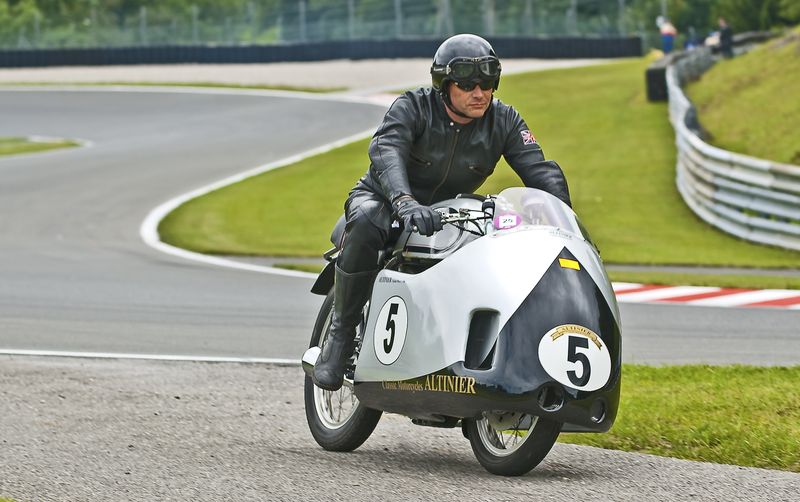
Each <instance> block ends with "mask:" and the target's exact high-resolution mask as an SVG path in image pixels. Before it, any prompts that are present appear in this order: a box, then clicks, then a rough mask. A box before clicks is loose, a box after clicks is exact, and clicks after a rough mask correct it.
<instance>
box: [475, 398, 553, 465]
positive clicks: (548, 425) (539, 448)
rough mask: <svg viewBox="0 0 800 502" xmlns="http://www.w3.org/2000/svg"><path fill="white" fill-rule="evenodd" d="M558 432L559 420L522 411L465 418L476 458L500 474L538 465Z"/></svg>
mask: <svg viewBox="0 0 800 502" xmlns="http://www.w3.org/2000/svg"><path fill="white" fill-rule="evenodd" d="M559 432H561V424H560V423H558V422H554V421H552V420H547V419H544V418H541V417H537V416H534V415H526V414H524V413H511V412H485V413H484V414H483V416H482V417H481V418H479V419H468V420H466V421H465V434H466V436H467V438H469V442H470V444H471V445H472V451H473V453H475V457H476V458H477V459H478V462H480V464H481V465H482V466H483V467H484V468H485V469H486V470H487V471H489V472H491V473H492V474H498V475H500V476H521V475H523V474H525V473H527V472H528V471H530V470H531V469H533V468H534V467H536V466H537V465H539V462H541V461H542V460H543V459H544V457H545V456H546V455H547V453H548V452H549V451H550V449H551V448H552V447H553V444H554V443H555V442H556V438H558V434H559Z"/></svg>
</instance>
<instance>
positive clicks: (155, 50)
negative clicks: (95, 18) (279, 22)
mask: <svg viewBox="0 0 800 502" xmlns="http://www.w3.org/2000/svg"><path fill="white" fill-rule="evenodd" d="M441 42H442V40H441V39H415V40H348V41H338V42H337V41H334V42H317V43H305V44H282V45H238V46H223V45H220V46H209V45H203V46H199V45H198V46H158V47H156V46H150V47H109V48H86V49H25V50H0V67H3V68H20V67H34V66H76V65H79V66H97V65H120V64H121V65H124V64H168V63H274V62H285V61H323V60H329V59H375V58H409V57H421V58H431V57H433V53H434V52H436V48H437V47H438V46H439V44H440V43H441ZM492 45H493V46H494V48H495V50H496V51H497V53H498V54H499V55H500V57H502V58H543V59H553V58H618V57H633V56H640V55H641V54H642V41H641V39H640V38H639V37H614V38H579V37H560V38H527V37H493V38H492Z"/></svg>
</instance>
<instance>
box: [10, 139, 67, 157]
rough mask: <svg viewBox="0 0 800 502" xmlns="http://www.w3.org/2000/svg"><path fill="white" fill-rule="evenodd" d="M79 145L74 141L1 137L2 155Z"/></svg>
mask: <svg viewBox="0 0 800 502" xmlns="http://www.w3.org/2000/svg"><path fill="white" fill-rule="evenodd" d="M73 146H78V143H76V142H74V141H68V140H64V141H49V140H46V141H31V140H29V139H26V138H13V137H12V138H0V156H3V155H16V154H20V153H33V152H44V151H47V150H55V149H58V148H69V147H73Z"/></svg>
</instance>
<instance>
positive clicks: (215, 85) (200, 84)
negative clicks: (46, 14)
mask: <svg viewBox="0 0 800 502" xmlns="http://www.w3.org/2000/svg"><path fill="white" fill-rule="evenodd" d="M73 85H77V86H87V87H89V86H91V87H95V86H145V87H212V88H222V89H256V90H263V91H293V92H314V93H328V92H339V91H346V90H347V87H299V86H291V85H245V84H226V83H220V82H124V81H122V82H3V83H2V84H0V86H3V87H12V86H73Z"/></svg>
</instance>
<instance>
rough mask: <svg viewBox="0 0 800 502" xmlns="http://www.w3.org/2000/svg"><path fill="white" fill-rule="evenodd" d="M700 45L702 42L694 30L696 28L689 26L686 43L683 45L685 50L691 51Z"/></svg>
mask: <svg viewBox="0 0 800 502" xmlns="http://www.w3.org/2000/svg"><path fill="white" fill-rule="evenodd" d="M698 45H700V41H699V40H698V38H697V32H696V31H695V29H694V26H689V30H688V33H687V35H686V41H685V42H684V43H683V48H684V49H686V50H687V51H688V50H690V49H694V48H695V47H697V46H698Z"/></svg>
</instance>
